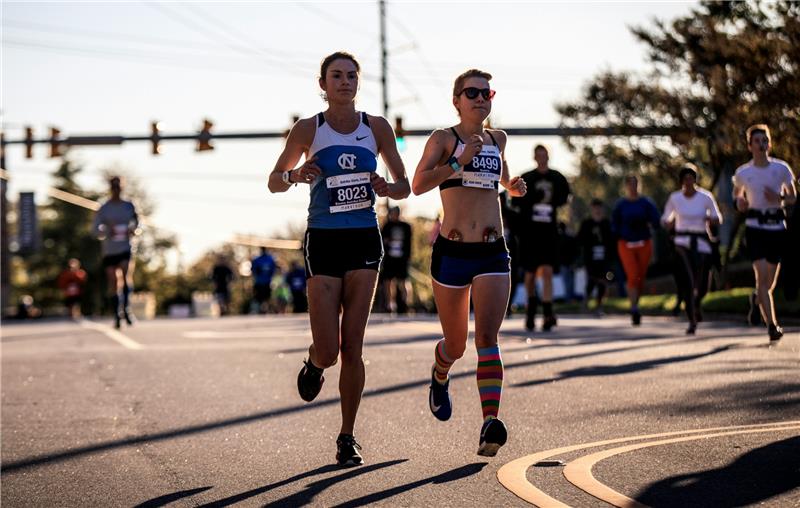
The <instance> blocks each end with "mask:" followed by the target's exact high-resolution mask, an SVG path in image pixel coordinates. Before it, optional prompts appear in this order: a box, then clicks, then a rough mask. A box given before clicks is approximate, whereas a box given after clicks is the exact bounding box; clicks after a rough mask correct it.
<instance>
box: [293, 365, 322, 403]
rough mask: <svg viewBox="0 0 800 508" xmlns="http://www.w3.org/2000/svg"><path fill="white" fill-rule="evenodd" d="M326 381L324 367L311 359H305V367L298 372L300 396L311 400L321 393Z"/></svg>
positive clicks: (308, 400) (305, 399) (307, 400)
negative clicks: (316, 365)
mask: <svg viewBox="0 0 800 508" xmlns="http://www.w3.org/2000/svg"><path fill="white" fill-rule="evenodd" d="M324 382H325V376H323V375H322V369H320V368H318V367H315V366H314V364H313V363H311V359H308V360H303V368H302V369H300V373H299V374H297V391H298V392H300V398H301V399H303V400H304V401H306V402H311V401H312V400H314V399H315V398H316V397H317V395H319V391H320V390H322V383H324Z"/></svg>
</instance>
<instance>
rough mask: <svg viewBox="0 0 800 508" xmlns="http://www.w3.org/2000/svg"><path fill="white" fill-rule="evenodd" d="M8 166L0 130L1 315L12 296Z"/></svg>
mask: <svg viewBox="0 0 800 508" xmlns="http://www.w3.org/2000/svg"><path fill="white" fill-rule="evenodd" d="M7 180H8V168H7V167H6V138H5V133H4V132H2V131H0V216H2V218H0V315H3V316H5V308H6V307H8V306H9V302H8V297H9V296H11V273H10V272H11V271H10V267H11V263H10V261H9V252H10V251H9V245H8V197H7V196H6V189H7V188H8V181H7Z"/></svg>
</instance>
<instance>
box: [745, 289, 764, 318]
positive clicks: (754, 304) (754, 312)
mask: <svg viewBox="0 0 800 508" xmlns="http://www.w3.org/2000/svg"><path fill="white" fill-rule="evenodd" d="M748 301H749V303H750V309H749V310H748V311H747V323H748V324H749V325H750V326H758V324H759V323H761V311H760V310H759V309H758V297H757V296H756V294H755V293H750V299H749V300H748Z"/></svg>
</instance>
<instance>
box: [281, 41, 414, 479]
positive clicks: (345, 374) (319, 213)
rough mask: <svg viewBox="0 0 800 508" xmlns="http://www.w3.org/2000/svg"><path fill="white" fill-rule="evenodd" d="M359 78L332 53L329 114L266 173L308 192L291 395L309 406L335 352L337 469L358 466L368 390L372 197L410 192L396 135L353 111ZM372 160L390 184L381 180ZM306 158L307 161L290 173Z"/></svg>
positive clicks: (346, 60)
mask: <svg viewBox="0 0 800 508" xmlns="http://www.w3.org/2000/svg"><path fill="white" fill-rule="evenodd" d="M360 70H361V69H360V66H359V64H358V62H357V61H356V59H355V57H353V55H351V54H349V53H344V52H337V53H333V54H331V55H329V56H327V57H326V58H325V59H324V60H323V61H322V65H321V69H320V78H319V86H320V88H321V89H322V90H323V92H324V94H323V97H324V98H325V100H327V102H328V109H327V110H326V111H325V112H323V113H319V114H317V115H315V116H312V117H310V118H304V119H302V120H300V121H298V122H297V123H296V124H295V125H294V126H293V127H292V129H291V131H290V132H289V136H288V138H287V140H286V147H285V148H284V149H283V152H282V153H281V155H280V157H279V158H278V162H277V163H276V164H275V169H274V170H273V171H272V173H271V174H270V175H269V190H270V191H272V192H285V191H287V190H289V188H291V187H292V186H293V185H295V184H297V183H303V184H308V185H309V186H310V190H311V203H310V205H309V207H308V229H307V231H306V234H305V240H304V242H303V250H304V255H305V264H306V277H307V278H308V307H309V309H308V310H309V318H310V321H311V335H312V338H313V344H312V345H311V347H310V348H309V350H308V360H307V361H305V362H304V366H303V367H302V369H301V370H300V373H299V374H298V377H297V388H298V391H299V392H300V397H301V398H302V399H303V400H305V401H311V400H314V398H315V397H316V396H317V394H319V391H320V389H321V388H322V383H323V381H324V379H325V378H324V377H323V375H322V372H323V370H324V369H326V368H328V367H331V366H332V365H334V364H335V363H336V361H337V358H338V357H339V355H340V353H341V359H342V367H341V374H340V376H339V393H340V395H341V405H342V426H341V431H340V434H339V437H338V438H337V440H336V446H337V453H336V461H337V462H338V463H339V464H340V465H342V466H354V465H359V464H362V463H363V458H362V457H361V454H360V453H359V452H358V450H359V449H361V446H360V445H359V444H358V443H357V442H356V440H355V438H354V437H353V427H354V426H355V420H356V413H357V412H358V406H359V403H360V402H361V393H362V391H363V390H364V362H363V361H362V358H361V350H362V347H363V342H364V331H365V329H366V326H367V320H368V319H369V313H370V309H371V307H372V299H373V297H374V296H375V286H376V283H377V280H378V269H379V268H380V262H381V259H382V257H383V241H382V240H381V235H380V230H379V229H378V219H377V216H376V214H375V196H376V195H378V196H381V197H387V196H388V197H390V198H392V199H403V198H405V197H407V196H408V194H409V186H408V180H407V178H406V173H405V168H404V167H403V161H402V160H401V159H400V155H399V154H398V153H397V145H396V142H395V136H394V131H393V129H392V127H391V126H390V125H389V123H388V122H387V121H386V119H385V118H383V117H380V116H372V115H368V114H366V113H364V112H359V111H356V109H355V98H356V93H357V92H358V84H359V73H360ZM378 154H380V155H381V157H382V159H383V161H384V162H385V163H386V166H387V167H388V168H389V172H390V173H391V174H392V178H393V180H394V183H388V182H386V180H384V179H383V178H382V177H380V176H378V174H377V172H376V169H377V165H378V163H377V156H378ZM304 155H305V162H304V163H303V164H302V165H301V166H300V167H297V168H296V167H295V166H296V164H297V163H298V162H299V160H300V158H301V157H302V156H304ZM340 314H341V320H340Z"/></svg>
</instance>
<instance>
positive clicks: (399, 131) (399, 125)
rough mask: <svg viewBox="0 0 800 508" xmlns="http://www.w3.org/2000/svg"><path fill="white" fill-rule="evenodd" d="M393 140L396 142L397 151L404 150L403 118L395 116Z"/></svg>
mask: <svg viewBox="0 0 800 508" xmlns="http://www.w3.org/2000/svg"><path fill="white" fill-rule="evenodd" d="M394 139H395V141H396V142H397V150H398V151H400V152H404V151H405V150H406V132H405V131H404V130H403V117H401V116H397V117H395V119H394Z"/></svg>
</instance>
